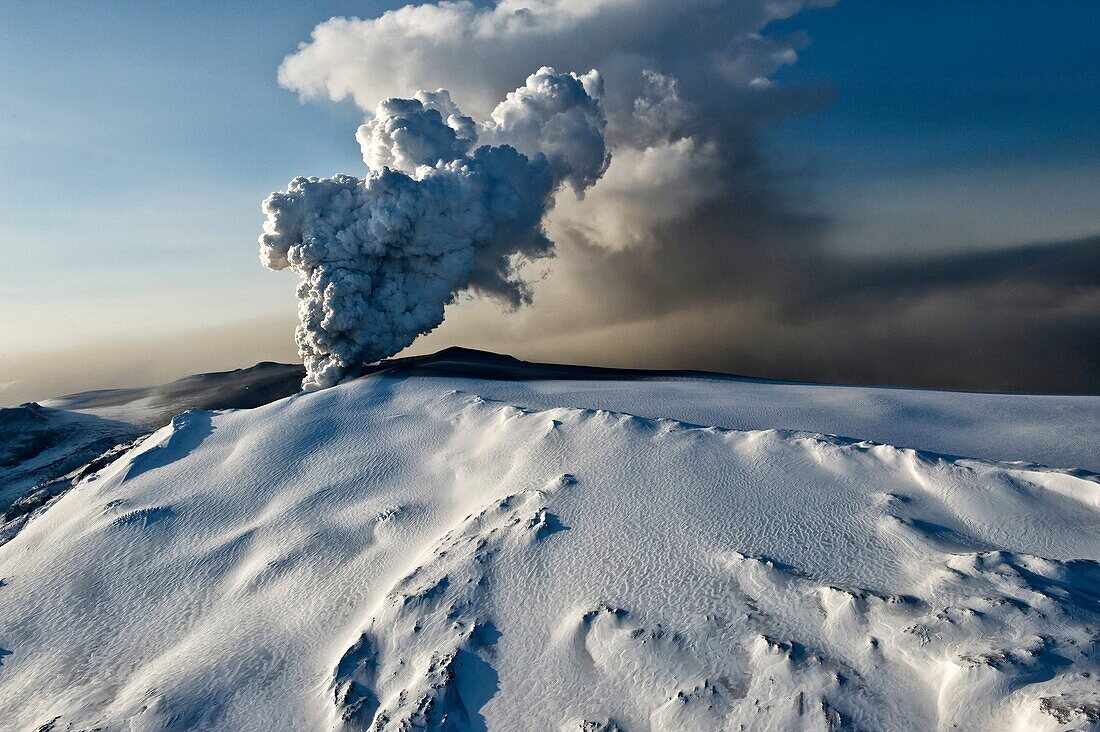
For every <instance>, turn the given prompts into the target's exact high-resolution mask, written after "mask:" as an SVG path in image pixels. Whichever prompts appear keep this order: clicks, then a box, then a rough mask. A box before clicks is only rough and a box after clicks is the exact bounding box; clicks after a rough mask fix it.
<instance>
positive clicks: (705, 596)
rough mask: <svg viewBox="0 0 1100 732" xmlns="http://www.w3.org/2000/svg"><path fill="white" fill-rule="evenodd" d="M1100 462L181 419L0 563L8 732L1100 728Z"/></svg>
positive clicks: (346, 418)
mask: <svg viewBox="0 0 1100 732" xmlns="http://www.w3.org/2000/svg"><path fill="white" fill-rule="evenodd" d="M597 407H598V408H600V409H597ZM601 409H602V410H606V411H601ZM632 415H638V416H632ZM676 420H683V421H676ZM699 424H708V425H715V426H698V425H699ZM762 427H777V428H783V429H759V428H762ZM789 430H807V431H789ZM821 431H828V432H840V433H842V434H849V435H853V436H854V437H851V438H848V437H831V436H825V435H822V434H820V432H821ZM1098 433H1100V401H1098V400H1097V399H1095V398H1090V397H1019V396H1016V397H996V396H984V395H958V394H945V393H934V392H915V391H896V390H894V391H891V390H873V389H847V390H846V389H834V388H832V387H813V386H799V385H784V384H767V383H755V382H750V381H739V380H724V379H697V380H693V379H680V380H667V379H666V380H650V381H645V380H638V381H629V382H627V381H622V382H615V381H604V382H580V381H572V382H559V381H544V382H491V381H480V380H476V379H454V378H444V377H437V378H428V377H410V378H395V377H392V376H382V377H370V378H364V379H360V380H357V381H354V382H351V383H347V384H344V385H342V386H339V387H336V388H333V389H329V390H325V391H321V392H314V393H310V394H303V395H298V396H294V397H290V398H288V399H284V400H281V401H277V402H274V403H272V404H269V405H267V406H263V407H259V408H256V409H251V410H240V411H227V412H207V411H190V412H187V413H184V414H183V415H180V416H178V417H176V418H175V419H173V421H172V423H171V424H170V425H168V426H166V427H164V428H163V429H161V430H160V431H158V432H156V433H155V434H154V435H153V436H152V437H150V438H149V439H147V440H145V441H144V442H142V443H141V444H140V445H139V446H138V447H136V448H134V449H133V450H131V451H130V452H128V453H126V454H124V455H123V456H122V457H121V458H120V459H118V460H117V461H115V462H114V463H112V464H111V465H109V466H108V467H106V468H105V469H103V470H102V471H100V472H99V473H98V474H95V475H93V476H91V477H89V478H87V479H85V480H84V482H83V483H81V484H80V485H79V486H78V487H77V488H75V489H73V490H71V491H70V492H69V493H67V494H65V495H64V496H63V497H62V498H61V499H59V500H58V501H57V502H56V503H54V504H53V505H52V506H50V507H49V508H48V509H47V510H46V511H44V512H43V513H41V514H39V515H38V516H37V517H36V518H34V519H33V520H31V521H30V522H29V523H28V524H27V525H26V527H25V528H23V529H22V531H21V532H20V533H19V534H18V535H17V536H16V537H15V538H14V539H13V540H12V541H10V542H9V543H7V544H5V545H4V546H3V547H0V577H2V578H3V585H2V586H0V649H2V650H0V728H4V729H13V730H23V729H35V728H38V727H40V726H41V725H48V724H50V723H51V722H52V727H47V728H48V729H54V730H67V729H73V730H76V729H90V728H103V729H119V730H122V729H125V730H130V729H133V730H146V729H148V730H152V729H164V728H168V729H178V730H184V729H227V730H252V729H262V730H283V729H288V730H289V729H295V730H304V729H330V728H342V727H343V728H348V729H366V728H369V729H378V730H398V729H421V728H423V729H449V730H483V729H490V730H559V729H563V730H599V729H605V730H612V729H620V730H627V731H635V730H720V729H739V728H742V727H743V728H746V729H792V730H794V729H797V730H801V729H829V728H853V729H900V730H907V729H913V730H918V729H919V730H923V729H956V728H957V729H989V730H1010V729H1019V730H1039V729H1089V728H1090V727H1091V728H1095V727H1097V719H1098V717H1100V661H1098V659H1100V648H1098V643H1100V641H1098V636H1100V565H1098V564H1097V562H1096V560H1097V559H1100V481H1098V478H1097V476H1096V475H1095V474H1093V473H1091V472H1088V469H1092V470H1096V469H1097V468H1098V467H1100V466H1098V465H1097V461H1098V456H1097V455H1096V450H1095V446H1096V444H1097V442H1096V439H1095V438H1096V436H1097V434H1098ZM862 439H873V440H878V441H879V442H863V441H860V440H862ZM884 442H889V443H891V444H881V443H884ZM895 444H896V445H899V447H894V446H892V445H895ZM913 448H917V449H913ZM922 450H923V451H922ZM957 455H958V456H961V455H965V456H968V457H953V456H957ZM993 460H1001V461H1007V460H1021V461H1025V462H1018V463H1008V462H992V461H993ZM1039 462H1042V463H1045V464H1048V465H1052V466H1054V467H1049V468H1048V467H1041V466H1039V465H1037V464H1035V463H1039Z"/></svg>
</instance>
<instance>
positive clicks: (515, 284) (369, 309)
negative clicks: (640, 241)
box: [260, 67, 610, 388]
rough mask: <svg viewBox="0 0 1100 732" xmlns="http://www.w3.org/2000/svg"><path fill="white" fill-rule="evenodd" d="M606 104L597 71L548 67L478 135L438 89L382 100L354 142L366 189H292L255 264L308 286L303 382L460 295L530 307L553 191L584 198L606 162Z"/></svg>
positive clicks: (548, 246) (387, 352) (369, 350)
mask: <svg viewBox="0 0 1100 732" xmlns="http://www.w3.org/2000/svg"><path fill="white" fill-rule="evenodd" d="M601 96H602V82H601V79H600V76H599V74H598V73H597V72H596V71H590V72H588V73H587V74H584V75H577V74H574V73H567V74H559V73H557V72H556V71H554V69H552V68H549V67H543V68H542V69H539V71H538V72H536V73H534V74H532V75H531V76H529V77H528V78H527V83H526V85H525V86H523V87H521V88H519V89H516V90H515V91H514V92H511V93H509V94H508V96H507V97H506V98H505V99H504V101H502V102H501V103H500V104H499V105H498V106H497V107H496V109H495V110H493V112H492V115H491V118H490V120H489V121H487V122H485V123H484V124H481V125H478V124H476V123H475V122H474V120H473V119H471V118H470V117H467V116H464V115H463V114H462V113H461V111H460V110H459V109H458V107H457V106H456V105H455V103H454V102H453V101H452V100H451V97H450V94H449V93H448V92H447V91H446V90H443V89H440V90H438V91H434V92H425V91H421V92H418V93H417V94H416V95H415V96H414V97H413V98H412V99H387V100H385V101H383V102H381V103H380V104H379V105H378V108H377V110H376V113H375V115H374V117H373V118H372V119H370V120H368V121H367V122H366V123H364V124H363V125H362V126H361V127H360V128H359V131H358V133H357V134H356V138H357V139H358V140H359V143H360V145H361V147H362V150H363V159H364V161H365V162H366V164H367V167H368V168H369V172H368V174H367V176H366V177H365V178H355V177H352V176H347V175H338V176H336V177H334V178H295V179H294V180H292V181H291V182H290V185H289V186H288V188H287V190H285V191H279V192H277V193H273V194H271V196H269V197H268V198H267V200H266V201H264V204H263V210H264V213H265V214H267V221H266V222H264V233H263V235H262V236H261V237H260V260H261V262H263V264H264V265H265V266H266V267H269V268H271V269H276V270H278V269H284V268H286V267H290V268H291V269H293V270H294V271H295V272H297V273H298V275H299V276H300V277H301V279H302V281H301V283H300V284H299V285H298V301H299V307H298V313H299V316H300V318H301V323H300V325H299V326H298V329H297V332H296V341H297V344H298V350H299V353H301V355H302V359H303V361H304V363H305V366H306V372H307V373H306V379H305V382H304V384H303V385H304V386H305V387H307V388H308V387H327V386H332V385H333V384H336V383H337V382H339V381H340V379H342V378H343V377H345V376H346V375H348V374H349V373H354V371H355V370H356V369H357V368H359V367H360V366H362V365H364V364H367V363H371V362H373V361H377V360H379V359H382V358H386V357H387V356H392V355H393V354H395V353H397V352H398V351H400V350H401V349H403V348H405V347H406V346H408V345H409V344H411V343H412V342H413V341H414V340H415V339H416V337H417V336H419V335H421V334H422V333H427V332H429V331H431V330H433V329H434V328H435V327H436V326H438V325H439V324H440V323H441V322H443V313H444V308H445V306H446V305H447V304H448V303H450V302H451V301H452V300H453V299H454V297H455V295H456V294H458V293H459V292H461V291H463V290H472V291H475V292H477V293H480V294H484V295H489V296H491V297H495V298H497V299H499V300H502V301H503V302H505V303H506V304H508V305H510V306H513V307H514V306H518V305H521V304H524V303H526V302H528V301H529V299H530V292H529V290H528V287H527V284H526V283H525V282H523V281H522V280H521V279H520V277H519V274H518V272H517V269H516V268H517V266H518V264H519V263H521V262H523V261H524V260H531V259H535V258H538V257H545V256H548V255H550V254H551V252H552V249H553V244H552V242H551V241H550V240H549V239H547V237H546V235H545V233H544V231H543V217H544V215H545V214H546V212H547V211H548V210H549V209H550V207H551V206H552V205H553V199H554V195H555V192H556V191H557V190H558V188H559V187H560V186H561V185H562V184H564V183H568V184H569V185H570V186H571V187H572V188H573V190H574V191H575V192H576V193H577V194H578V195H580V194H581V193H582V192H583V191H584V190H585V189H586V188H588V187H589V186H591V185H592V184H594V183H595V182H596V181H597V180H599V178H600V176H601V175H603V172H604V171H605V170H606V169H607V166H608V163H609V162H610V155H609V154H608V152H607V147H606V145H605V142H604V129H605V127H606V124H607V122H606V117H605V116H604V112H603V108H602V106H601V104H600V98H601ZM479 136H480V137H481V138H482V139H484V140H485V141H486V142H487V144H484V145H482V146H480V147H477V146H476V144H477V141H478V138H479Z"/></svg>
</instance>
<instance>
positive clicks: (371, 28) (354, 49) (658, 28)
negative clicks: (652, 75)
mask: <svg viewBox="0 0 1100 732" xmlns="http://www.w3.org/2000/svg"><path fill="white" fill-rule="evenodd" d="M829 4H832V0H676V1H675V2H670V1H669V0H498V1H497V2H495V3H493V4H491V5H489V6H487V7H478V6H476V5H475V4H474V3H472V2H468V1H466V0H460V1H459V2H439V3H437V4H423V5H409V6H406V7H403V8H400V9H398V10H391V11H389V12H386V13H383V14H382V15H380V16H378V17H377V18H366V19H358V18H333V19H331V20H328V21H326V22H324V23H322V24H320V25H318V26H317V27H316V28H315V29H314V30H313V34H312V37H311V39H310V41H309V42H307V43H304V44H302V45H301V47H300V48H299V49H298V51H297V52H296V53H294V54H292V55H291V56H289V57H287V59H286V60H285V61H284V62H283V64H282V66H281V67H280V69H279V80H280V82H281V83H282V84H283V85H284V86H286V87H287V88H289V89H293V90H296V91H298V92H300V93H301V94H303V95H304V96H306V97H328V98H331V99H333V100H341V99H346V98H352V99H354V100H355V102H356V103H357V104H358V105H359V106H360V107H361V108H362V109H363V110H364V111H370V110H372V109H373V108H374V105H375V104H376V103H377V101H378V100H379V99H385V98H388V97H393V96H407V95H409V94H412V93H413V92H414V91H416V90H417V89H428V88H436V87H440V86H442V87H445V88H447V89H449V90H450V92H451V93H452V94H453V95H454V98H455V100H456V101H457V102H458V103H459V105H460V106H462V108H463V109H466V110H468V111H472V112H473V113H474V114H475V116H479V117H482V118H484V117H485V116H486V115H488V114H489V112H490V110H492V108H493V107H494V106H495V105H496V103H497V100H499V99H500V98H501V96H502V95H503V94H504V92H506V91H507V90H509V89H512V88H514V87H515V86H516V85H517V84H518V83H519V81H520V80H521V79H522V78H523V77H524V76H526V75H527V74H528V73H530V70H531V69H536V68H539V67H541V66H544V65H550V66H554V67H556V68H563V69H590V68H596V69H599V70H600V72H601V73H602V74H603V76H604V79H605V80H606V82H607V85H608V97H607V102H608V104H607V107H608V110H609V114H610V115H611V117H612V121H613V122H616V121H617V117H618V116H619V115H629V114H630V112H631V109H630V107H631V103H632V101H633V99H634V98H635V97H636V96H637V95H638V93H639V91H640V90H641V87H642V83H643V79H642V76H641V72H642V70H643V69H653V70H655V71H658V72H660V73H662V74H670V75H672V76H675V77H677V78H679V79H681V80H683V81H684V83H685V84H687V85H688V87H689V90H688V91H689V92H690V94H692V95H697V96H701V95H703V94H705V93H710V94H714V95H721V94H723V93H725V92H727V91H728V90H729V89H730V88H736V87H747V86H749V85H750V84H751V83H752V82H753V80H755V79H758V78H761V77H767V76H768V75H770V74H772V73H773V72H774V71H775V70H776V69H778V68H779V67H781V66H783V65H785V64H789V63H792V62H793V61H794V60H795V58H796V54H795V49H794V45H795V43H794V42H793V41H792V40H791V39H788V38H772V37H767V36H763V35H761V31H762V30H763V29H764V28H765V27H766V26H767V25H768V24H769V23H771V22H772V21H774V20H776V19H780V18H786V17H789V16H791V15H793V14H794V13H796V12H798V11H799V10H801V9H803V8H805V7H807V6H812V5H829Z"/></svg>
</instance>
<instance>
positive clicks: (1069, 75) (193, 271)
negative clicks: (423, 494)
mask: <svg viewBox="0 0 1100 732" xmlns="http://www.w3.org/2000/svg"><path fill="white" fill-rule="evenodd" d="M397 4H400V3H380V2H311V3H304V2H303V3H286V4H285V5H282V6H280V7H274V5H273V4H266V3H265V4H261V3H244V2H238V3H231V2H225V3H167V2H140V3H139V2H114V3H55V2H7V3H4V4H3V5H0V64H2V65H3V68H4V69H5V71H4V73H3V74H0V99H2V100H3V103H2V104H0V171H3V174H2V175H0V257H2V258H3V262H4V270H5V274H4V287H3V288H0V309H2V311H3V315H2V316H0V319H2V320H0V325H2V327H3V331H4V335H5V337H4V338H3V345H2V346H0V349H2V350H0V359H3V358H11V357H12V356H13V355H17V354H22V353H26V352H34V351H40V350H44V349H50V348H52V347H54V346H55V345H56V344H57V343H58V342H59V341H62V340H64V341H65V342H75V343H79V342H82V341H84V340H88V341H92V340H102V339H103V338H105V337H114V336H127V337H128V336H133V335H139V334H142V333H150V332H156V333H168V332H182V331H187V330H201V329H203V328H206V327H215V326H221V325H225V324H228V323H232V322H235V321H242V320H247V319H250V318H263V317H271V316H273V315H278V316H279V317H285V318H286V320H287V322H290V321H291V320H292V318H293V313H294V301H293V297H292V295H291V293H292V291H293V288H294V285H295V281H294V279H293V277H291V276H289V274H287V275H286V276H275V275H272V273H270V272H267V271H265V270H263V269H262V268H261V267H260V265H259V263H258V261H257V257H256V245H255V239H256V236H257V234H258V232H259V228H260V224H261V221H262V215H261V214H260V212H259V204H260V201H261V200H262V199H263V198H264V197H265V196H266V195H267V193H269V192H270V191H272V190H275V189H278V188H281V187H283V186H284V185H285V184H286V182H287V180H289V179H290V178H291V177H293V176H295V175H303V174H316V175H329V174H332V173H334V172H338V171H344V172H352V173H358V172H360V171H361V170H362V162H361V160H360V157H359V153H358V149H357V146H356V144H355V140H354V138H353V135H352V132H353V129H354V127H355V125H356V124H358V122H359V121H360V114H359V113H358V112H357V111H356V110H355V109H354V108H353V107H352V105H351V104H350V102H349V103H345V104H339V105H338V104H331V103H322V104H318V103H309V104H301V103H300V102H299V101H298V99H297V98H296V96H295V95H294V94H293V93H291V92H289V91H286V90H285V89H282V88H280V87H279V86H278V84H277V83H276V69H277V67H278V65H279V62H280V61H281V60H282V58H283V57H284V56H285V55H286V54H288V53H290V52H292V51H293V50H294V49H295V47H296V45H297V44H298V43H299V42H301V41H303V40H305V39H307V38H308V36H309V32H310V30H311V29H312V28H313V26H314V25H316V24H317V23H318V22H320V21H323V20H325V19H327V18H329V17H331V16H333V15H341V14H346V15H360V16H370V15H374V14H377V13H378V12H380V11H381V10H383V9H385V8H386V7H390V6H393V5H397ZM1097 28H1100V3H1098V2H1095V0H1058V2H1049V3H1048V2H1039V1H1038V0H1032V1H1031V2H1027V1H1023V0H997V1H994V0H969V1H968V2H952V1H950V0H894V1H891V2H875V1H872V0H840V2H839V3H838V5H837V6H836V7H833V8H828V9H820V10H812V11H807V12H804V13H801V14H799V15H797V16H795V17H794V18H792V19H790V20H788V21H784V22H782V23H780V24H777V25H775V26H773V27H772V28H771V30H770V31H769V32H771V33H789V32H806V33H808V35H809V37H810V38H811V39H812V40H811V43H810V44H809V45H807V46H806V47H805V48H804V49H803V50H802V51H801V53H800V58H799V61H798V63H797V64H796V65H794V66H792V67H789V68H787V69H785V70H783V71H782V72H781V73H780V74H779V75H778V76H777V80H778V81H780V82H782V83H787V84H803V85H812V86H819V87H822V88H827V89H830V90H832V92H833V94H834V100H833V102H832V103H831V104H830V105H828V106H827V107H825V108H824V109H822V110H821V111H818V112H815V113H811V114H807V115H805V116H803V117H800V118H798V119H793V120H786V121H783V122H781V123H779V124H778V126H777V128H776V129H775V130H772V131H771V132H770V133H769V137H768V141H769V149H770V150H771V151H772V152H773V153H774V154H775V155H777V156H779V157H781V158H782V160H783V161H784V164H785V165H787V166H788V167H789V168H790V169H791V170H792V171H795V172H796V173H797V174H798V175H799V176H804V180H805V184H806V187H807V188H808V189H809V191H810V192H811V193H812V201H813V204H812V205H813V206H814V207H816V208H818V209H820V210H822V211H823V212H826V213H827V214H829V215H830V216H832V217H834V219H835V220H836V226H835V227H834V228H833V230H832V232H831V234H830V242H831V243H832V244H833V245H834V246H835V247H837V248H838V249H841V250H845V251H850V252H853V253H861V254H865V253H871V254H875V255H881V254H889V255H891V256H893V255H904V256H920V255H921V254H922V253H924V252H933V251H941V250H945V249H948V250H949V249H957V248H966V247H976V248H981V247H985V248H989V247H998V246H1005V245H1010V244H1018V243H1024V242H1030V241H1045V240H1057V239H1064V238H1073V237H1079V236H1086V235H1089V234H1095V233H1097V232H1100V206H1097V205H1096V202H1097V200H1100V182H1098V181H1100V74H1098V73H1097V69H1100V43H1097V42H1096V38H1095V33H1096V29H1097ZM930 212H935V213H934V215H931V216H930ZM290 352H291V353H292V351H290ZM287 353H288V351H287V350H280V351H279V352H278V353H272V354H271V356H272V357H284V358H286V357H287ZM0 380H2V379H0Z"/></svg>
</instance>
